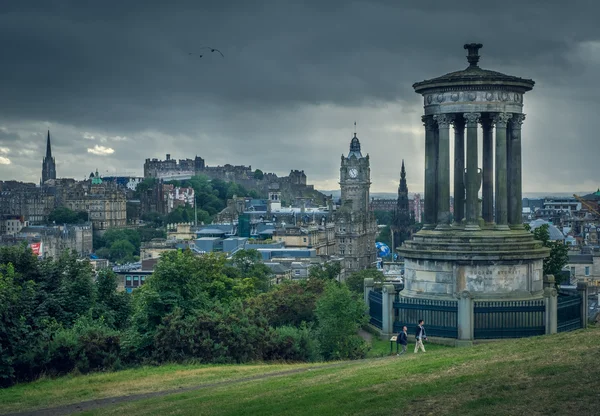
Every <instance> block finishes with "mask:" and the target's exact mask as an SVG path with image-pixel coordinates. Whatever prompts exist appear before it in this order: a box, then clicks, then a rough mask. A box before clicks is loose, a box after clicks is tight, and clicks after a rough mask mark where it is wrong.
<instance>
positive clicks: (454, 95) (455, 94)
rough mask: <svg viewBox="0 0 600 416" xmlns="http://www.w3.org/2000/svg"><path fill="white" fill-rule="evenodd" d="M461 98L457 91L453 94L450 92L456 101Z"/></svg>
mask: <svg viewBox="0 0 600 416" xmlns="http://www.w3.org/2000/svg"><path fill="white" fill-rule="evenodd" d="M459 98H460V94H459V93H457V92H453V93H452V94H450V99H451V100H452V101H454V102H456V101H458V99H459Z"/></svg>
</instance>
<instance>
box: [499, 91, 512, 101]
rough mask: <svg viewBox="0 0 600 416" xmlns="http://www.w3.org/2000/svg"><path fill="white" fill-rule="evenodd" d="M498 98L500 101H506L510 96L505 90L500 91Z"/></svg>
mask: <svg viewBox="0 0 600 416" xmlns="http://www.w3.org/2000/svg"><path fill="white" fill-rule="evenodd" d="M500 99H501V100H502V101H508V100H509V99H510V97H509V96H508V93H507V92H502V94H500Z"/></svg>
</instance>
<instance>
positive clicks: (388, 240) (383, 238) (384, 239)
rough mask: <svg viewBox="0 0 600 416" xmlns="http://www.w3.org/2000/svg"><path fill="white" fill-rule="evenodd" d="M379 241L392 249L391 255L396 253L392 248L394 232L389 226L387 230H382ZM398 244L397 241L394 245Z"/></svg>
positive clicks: (386, 227)
mask: <svg viewBox="0 0 600 416" xmlns="http://www.w3.org/2000/svg"><path fill="white" fill-rule="evenodd" d="M377 241H378V242H381V243H384V244H387V246H388V247H389V248H390V255H391V254H392V253H393V252H394V247H392V232H391V229H390V226H389V225H386V226H385V228H383V230H381V232H380V233H379V235H378V236H377ZM396 243H397V241H395V242H394V244H396ZM396 246H397V244H396Z"/></svg>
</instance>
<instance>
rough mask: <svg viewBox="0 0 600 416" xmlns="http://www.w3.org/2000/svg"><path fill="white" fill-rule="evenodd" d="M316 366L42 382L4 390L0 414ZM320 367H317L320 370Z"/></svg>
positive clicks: (169, 370)
mask: <svg viewBox="0 0 600 416" xmlns="http://www.w3.org/2000/svg"><path fill="white" fill-rule="evenodd" d="M314 365H315V364H304V363H303V364H247V365H178V364H170V365H162V366H160V367H141V368H134V369H130V370H123V371H116V372H108V373H92V374H87V375H68V376H65V377H60V378H41V379H39V380H36V381H34V382H32V383H23V384H18V385H16V386H13V387H10V388H7V389H0V414H3V413H8V412H15V411H22V410H30V409H38V408H45V407H51V406H52V407H54V406H60V405H63V404H69V403H76V402H80V401H86V400H92V399H100V398H105V397H115V396H124V395H130V394H136V393H147V392H155V391H161V390H171V389H176V388H179V387H190V386H198V385H202V384H210V383H215V382H220V381H224V380H230V381H234V380H238V379H241V378H245V377H250V376H255V375H259V374H268V373H276V372H280V371H285V370H291V369H294V368H304V367H309V366H310V367H312V366H314ZM318 365H319V364H317V366H318Z"/></svg>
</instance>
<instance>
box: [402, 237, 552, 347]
mask: <svg viewBox="0 0 600 416" xmlns="http://www.w3.org/2000/svg"><path fill="white" fill-rule="evenodd" d="M399 253H400V254H401V255H402V256H404V289H403V290H402V291H401V292H400V293H398V294H396V298H395V301H394V303H393V309H394V311H393V316H394V324H393V326H394V329H398V328H400V327H401V326H403V325H407V326H408V327H409V331H411V330H412V328H414V327H415V326H416V324H417V323H418V321H419V320H420V319H423V320H424V321H425V328H426V329H427V334H428V336H430V337H439V338H446V339H451V340H453V342H454V345H457V346H468V345H472V344H473V342H477V341H478V340H486V339H499V338H518V337H523V336H533V335H543V334H545V333H550V332H549V328H550V326H549V323H550V321H549V320H548V319H549V317H550V316H554V317H555V315H556V312H555V310H556V308H551V306H552V305H553V304H552V303H549V302H551V301H550V300H548V299H547V294H546V292H545V291H544V280H543V259H544V258H545V257H547V256H548V254H549V249H548V248H545V247H543V246H542V243H541V242H539V241H536V240H534V237H533V235H532V234H531V233H529V232H527V231H526V230H524V229H522V228H521V229H507V230H498V228H494V229H485V228H484V229H480V230H477V231H470V230H469V229H468V228H467V227H460V228H458V227H453V228H451V229H449V230H437V229H436V230H421V231H420V232H418V233H417V234H415V235H414V236H413V238H412V240H410V241H407V242H405V243H404V245H403V246H402V247H401V248H400V249H399ZM551 310H552V311H553V312H552V314H549V312H550V311H551ZM552 319H554V318H552Z"/></svg>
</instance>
